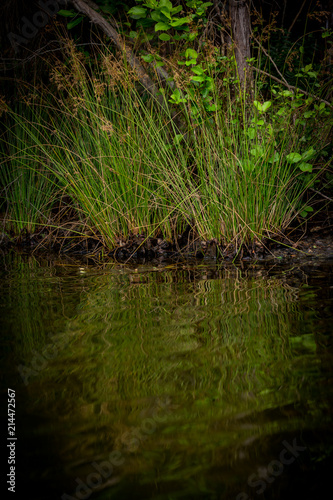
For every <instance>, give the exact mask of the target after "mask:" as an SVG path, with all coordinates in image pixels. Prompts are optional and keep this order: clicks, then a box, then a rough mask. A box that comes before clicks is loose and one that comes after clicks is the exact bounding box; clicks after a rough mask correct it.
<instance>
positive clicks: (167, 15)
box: [161, 7, 172, 21]
mask: <svg viewBox="0 0 333 500" xmlns="http://www.w3.org/2000/svg"><path fill="white" fill-rule="evenodd" d="M161 12H162V14H164V15H165V17H167V18H168V19H170V21H171V19H172V18H171V14H170V10H169V9H166V8H165V7H163V8H162V9H161Z"/></svg>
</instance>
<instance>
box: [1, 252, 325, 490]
mask: <svg viewBox="0 0 333 500" xmlns="http://www.w3.org/2000/svg"><path fill="white" fill-rule="evenodd" d="M320 272H321V273H323V271H322V270H321V271H320ZM15 273H16V274H15ZM316 273H317V271H316V270H315V269H312V270H311V272H310V274H304V277H302V278H300V277H299V276H297V275H296V274H295V272H293V274H291V275H288V270H287V269H284V270H283V272H282V269H280V270H279V272H277V270H275V269H274V270H272V269H265V268H262V267H261V268H258V269H257V268H256V266H253V267H249V268H248V269H246V270H241V269H238V268H236V267H220V268H218V267H216V266H213V267H209V266H207V267H200V268H199V267H192V268H191V267H190V266H187V267H185V266H178V267H177V266H171V268H163V267H160V268H158V267H156V268H154V267H153V266H150V267H147V268H146V267H138V268H137V269H134V268H126V267H122V266H117V265H110V266H104V267H103V266H101V268H92V267H89V266H87V265H84V264H80V265H74V264H73V265H69V264H66V265H60V263H53V264H52V265H50V267H49V268H47V267H45V266H43V265H40V263H38V262H37V261H36V262H34V263H31V262H30V261H28V262H23V261H22V263H21V264H20V266H18V267H17V268H16V271H15V272H14V271H13V274H11V275H10V276H7V277H5V280H4V281H5V282H6V281H7V283H9V284H7V293H8V299H7V302H6V304H7V306H6V307H7V308H8V310H9V312H10V316H11V318H9V319H8V323H7V324H10V325H14V326H13V331H14V330H15V332H16V335H17V336H19V337H20V339H21V342H20V344H19V343H17V342H15V344H14V347H15V356H14V359H15V360H16V362H17V363H19V364H21V366H24V367H25V368H26V369H27V370H29V369H31V370H32V371H31V372H29V373H28V375H26V382H27V385H26V386H25V385H24V384H23V383H22V381H21V385H22V391H21V394H22V398H24V399H25V402H26V413H27V415H28V416H30V417H31V418H32V417H33V416H38V418H37V424H38V425H36V420H35V421H34V423H32V422H31V423H30V424H29V425H27V428H26V434H27V436H28V434H29V437H27V438H26V440H27V442H28V443H30V440H31V439H32V438H31V432H32V435H33V438H34V439H35V440H36V439H37V441H38V438H39V437H40V438H41V439H42V438H43V439H45V437H47V436H48V437H50V436H51V448H48V450H46V449H45V448H44V447H43V444H40V445H39V447H37V449H34V450H33V452H32V451H31V450H30V451H29V453H28V456H30V454H33V456H37V465H36V469H35V470H34V472H32V473H31V476H29V477H30V479H29V480H30V481H36V482H37V481H38V479H37V478H38V477H39V476H38V475H40V471H41V469H42V470H43V465H42V462H43V460H45V456H47V457H48V459H49V456H50V455H52V457H57V459H58V460H60V464H61V465H59V464H58V465H57V466H55V464H53V463H51V464H49V466H48V468H47V470H46V471H45V470H44V472H43V474H44V476H43V477H44V479H43V481H45V485H46V484H48V485H50V484H52V485H53V486H52V487H53V488H54V489H55V490H56V488H57V487H58V488H60V485H61V487H62V491H61V492H60V490H59V492H60V493H63V492H67V493H68V495H72V496H73V495H74V494H75V489H76V488H77V482H75V480H76V478H80V479H81V480H82V481H83V482H86V478H87V477H88V476H89V474H91V473H93V472H95V473H96V466H95V468H94V466H93V465H92V464H97V465H98V464H101V463H102V462H105V461H109V460H110V454H111V453H112V452H115V451H118V452H120V453H121V456H122V459H123V463H122V464H121V465H119V466H114V470H113V472H112V474H111V475H110V477H107V478H104V480H103V482H102V484H101V485H98V486H96V488H95V487H90V493H91V494H93V495H101V497H102V498H110V499H111V498H135V496H133V495H134V493H133V492H136V494H137V495H138V496H137V498H158V499H162V498H163V499H164V498H165V499H167V498H189V499H190V498H195V497H196V496H201V497H202V498H215V497H214V495H222V496H221V498H222V497H223V498H229V496H230V498H235V496H232V495H235V493H236V494H237V493H239V492H242V488H243V485H244V488H245V487H247V488H248V485H247V478H248V476H249V475H251V474H252V473H255V472H256V470H257V469H256V467H257V466H258V463H257V462H258V461H259V462H260V463H261V462H262V463H263V465H265V464H266V465H267V464H269V463H270V461H271V460H272V459H274V458H276V457H278V456H279V453H280V452H281V449H282V448H283V446H282V445H281V442H282V441H283V440H288V439H289V440H290V442H291V443H292V442H293V439H295V437H296V436H297V439H302V441H299V443H301V442H302V443H304V440H305V441H306V449H307V450H308V451H307V452H306V453H304V457H306V459H309V460H310V458H309V456H310V455H309V450H312V452H313V450H317V453H319V452H318V446H319V445H321V443H319V442H318V443H313V442H312V441H311V436H312V435H308V433H309V432H310V431H311V432H312V431H316V432H317V435H318V436H319V438H318V441H320V440H321V433H322V432H324V430H325V436H326V437H325V439H327V440H328V441H329V440H331V441H330V442H331V443H332V433H331V434H330V435H329V436H328V437H327V432H326V429H327V427H328V426H329V422H330V420H329V409H330V408H331V402H332V390H331V385H327V384H326V380H327V376H328V375H329V374H332V371H331V370H332V369H331V366H332V364H331V360H332V357H331V351H330V350H329V349H327V348H326V346H325V339H327V337H325V335H324V332H326V330H325V328H326V327H325V325H327V323H328V322H329V321H330V320H331V319H332V318H331V316H330V314H329V312H328V311H329V310H330V309H329V304H332V295H331V294H330V292H329V290H330V283H329V282H328V283H327V287H326V288H325V290H326V292H324V291H323V290H324V287H323V280H322V278H320V279H319V278H318V279H317V278H316V276H317V275H316ZM324 276H325V279H327V276H328V274H325V273H324ZM309 280H310V281H309ZM311 280H312V281H313V284H311ZM309 283H310V284H309ZM319 284H320V286H319ZM28 289H29V293H27V290H28ZM323 293H324V295H325V293H326V295H325V297H323ZM11 297H12V298H11ZM319 299H320V300H319ZM18 301H20V302H21V303H22V305H21V306H20V308H17V309H15V302H16V303H17V302H18ZM320 308H322V310H323V311H326V313H325V314H326V315H327V318H326V320H327V321H326V322H323V323H322V325H321V328H322V331H321V330H320V328H319V329H318V319H319V318H321V319H323V314H322V313H320V310H321V309H320ZM29 310H30V312H29ZM35 318H36V319H35ZM36 323H37V326H36ZM37 332H38V333H37ZM47 332H51V334H50V333H47ZM52 346H53V347H54V353H53V355H51V350H50V349H51V347H52ZM36 353H37V354H39V355H40V357H41V358H43V359H44V364H43V363H42V362H41V365H40V366H41V368H36V366H32V360H33V359H34V356H36ZM25 373H26V372H25ZM40 419H42V420H40ZM300 431H302V437H300ZM307 436H308V437H307ZM309 436H310V437H309ZM281 447H282V448H281ZM327 449H328V448H327V447H326V451H325V453H326V454H327ZM50 450H51V451H50ZM320 453H321V455H320ZM320 453H319V456H323V453H322V452H320ZM329 456H331V452H329ZM304 460H305V458H304ZM284 477H285V478H286V477H288V473H287V472H286V475H285V476H284ZM107 481H109V483H107ZM277 482H278V481H277V480H276V481H274V483H275V486H274V488H275V490H274V488H273V485H272V487H271V490H272V491H276V492H279V489H278V487H277V486H276V484H277ZM43 484H44V483H43ZM267 484H268V483H267ZM281 484H282V483H281ZM107 485H108V487H105V486H107ZM45 487H46V486H45ZM104 487H105V488H104ZM239 488H240V489H239ZM60 489H61V488H60ZM271 490H269V491H271ZM59 492H58V493H59ZM152 492H154V493H152ZM217 492H218V493H217ZM250 492H251V493H252V494H254V493H255V490H251V489H250ZM58 493H57V494H58ZM152 495H155V496H152ZM205 495H206V496H205ZM74 497H75V496H74ZM76 498H78V497H76ZM216 498H220V497H219V496H217V497H216ZM276 498H278V496H277V497H276Z"/></svg>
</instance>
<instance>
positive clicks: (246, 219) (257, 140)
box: [1, 51, 331, 247]
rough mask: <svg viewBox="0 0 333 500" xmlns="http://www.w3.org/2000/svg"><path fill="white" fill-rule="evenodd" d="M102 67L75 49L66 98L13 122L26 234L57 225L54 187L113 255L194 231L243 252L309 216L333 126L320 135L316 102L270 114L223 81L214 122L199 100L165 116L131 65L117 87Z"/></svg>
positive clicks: (57, 76) (5, 171) (13, 172)
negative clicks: (310, 191)
mask: <svg viewBox="0 0 333 500" xmlns="http://www.w3.org/2000/svg"><path fill="white" fill-rule="evenodd" d="M103 57H104V63H105V64H104V66H103V65H101V64H100V65H99V68H100V69H99V72H98V74H96V73H95V74H94V73H93V74H92V73H91V72H88V71H87V70H86V69H85V66H84V64H83V63H82V62H81V59H80V57H79V55H77V54H76V53H75V51H72V52H71V58H72V59H71V64H69V65H68V66H67V67H65V66H58V67H57V68H56V70H55V73H54V75H53V76H54V81H55V82H56V84H57V86H58V90H57V92H56V93H55V94H54V95H53V96H52V95H50V96H49V98H48V102H47V104H45V102H46V101H45V96H43V99H42V100H41V104H40V105H39V106H38V105H36V106H35V108H34V110H33V111H31V113H32V114H30V112H29V113H28V114H25V115H24V116H23V115H22V112H14V113H13V114H12V117H13V119H14V126H13V128H8V130H7V138H6V140H5V143H4V144H5V147H6V148H7V149H8V150H9V151H10V152H11V153H10V156H9V160H10V161H8V160H3V162H2V169H1V170H2V183H3V185H4V186H5V198H6V203H7V207H9V208H8V210H10V211H12V212H13V213H14V215H13V216H11V218H9V217H8V221H9V220H16V224H17V226H16V229H22V228H23V227H26V228H27V229H28V230H29V231H31V230H33V228H34V224H36V223H37V221H39V222H40V221H41V220H45V219H46V218H47V217H48V213H49V207H50V204H49V203H48V202H49V201H50V200H52V197H53V196H54V183H53V184H52V182H50V178H51V179H56V183H57V185H58V186H59V187H60V188H61V189H62V190H63V191H64V192H65V193H66V194H67V195H69V196H70V197H71V199H72V201H73V203H74V205H75V207H76V210H77V213H78V214H80V217H81V219H82V220H84V221H85V224H86V227H87V228H88V230H89V232H90V234H91V233H93V234H95V235H96V237H97V236H98V237H99V238H101V239H102V240H103V242H104V244H105V245H106V246H107V247H114V246H115V245H119V244H122V242H124V241H126V239H127V238H128V237H129V236H130V235H144V237H149V236H161V237H164V238H167V239H171V240H172V239H173V240H174V239H176V238H177V235H178V234H179V233H181V232H182V231H183V230H184V228H185V227H188V225H189V226H190V227H192V228H193V234H194V235H196V237H197V238H200V239H204V240H207V239H213V238H215V239H217V240H218V241H219V242H221V243H223V244H230V243H232V244H234V245H236V247H238V246H239V245H241V244H242V243H248V242H251V241H255V240H261V239H262V238H263V237H264V236H271V237H272V236H275V235H278V234H279V233H280V232H281V231H283V230H284V229H285V228H286V227H287V226H288V224H290V222H291V221H292V220H293V219H294V218H295V217H297V216H299V214H300V212H301V211H302V210H303V209H304V205H305V203H306V202H305V201H303V195H304V193H305V192H306V189H307V188H308V187H309V185H313V182H314V181H315V178H316V176H317V175H318V172H319V170H320V169H317V171H316V169H315V165H316V161H317V159H318V157H319V154H320V151H321V149H322V148H323V145H325V141H326V139H327V137H328V134H329V128H330V127H329V124H330V121H331V116H330V117H329V118H328V117H327V116H326V115H325V117H324V119H322V120H321V122H320V123H321V131H320V135H316V134H314V135H313V136H311V123H313V122H314V119H315V118H316V117H317V115H316V111H315V109H314V104H313V103H312V102H311V100H308V101H307V102H306V101H305V97H304V96H303V97H304V99H303V97H302V96H300V95H299V96H298V97H297V102H298V103H300V104H299V105H297V106H295V105H293V101H294V97H293V96H290V95H288V94H286V93H283V92H282V91H279V92H277V91H276V92H275V93H276V97H274V96H273V98H272V99H271V100H270V101H269V104H267V105H266V107H265V106H264V105H263V104H262V103H263V101H264V100H263V99H262V98H260V95H259V92H258V91H257V94H256V97H255V98H253V97H251V96H249V95H246V94H245V92H242V91H240V92H239V93H236V95H233V96H232V95H231V93H230V90H229V88H226V87H224V88H223V89H222V91H221V85H220V84H219V81H218V79H217V78H216V81H215V89H216V91H215V93H214V96H213V97H212V99H213V103H214V104H215V106H213V108H214V109H215V111H214V112H211V111H207V109H206V108H205V106H204V105H200V93H199V92H197V93H195V92H194V93H193V92H192V94H191V95H192V96H194V98H189V99H188V101H187V102H186V103H185V104H184V105H182V106H178V108H177V107H175V106H174V104H172V103H170V102H169V100H168V99H167V97H165V106H164V107H162V106H161V105H160V104H159V103H157V102H156V101H154V99H152V98H151V97H150V96H147V95H146V94H143V93H142V92H141V90H140V88H139V86H138V84H137V82H136V81H135V79H134V78H133V75H130V74H129V72H128V71H127V70H126V68H125V67H124V68H122V69H121V70H119V64H118V66H117V71H118V75H117V76H118V79H117V80H116V81H112V79H110V57H109V56H108V54H106V55H104V56H103ZM106 61H108V63H109V65H108V66H107V65H106ZM106 68H107V70H106ZM111 73H112V71H111ZM119 73H120V76H119ZM113 76H115V73H114V75H113ZM183 90H184V91H186V89H185V88H184V89H183ZM255 90H256V89H255ZM195 99H197V101H195ZM302 99H303V101H302ZM194 105H195V106H196V109H197V110H199V117H200V120H199V121H198V119H195V118H194V115H193V108H194ZM263 106H264V107H263ZM299 108H300V109H301V111H299ZM318 109H319V108H318ZM306 112H308V115H306ZM325 112H326V114H327V113H328V112H327V108H326V109H325ZM176 113H177V114H178V116H177V117H176V118H175V114H176ZM311 113H312V114H311ZM318 113H319V111H318V112H317V114H318ZM304 116H309V117H310V118H311V120H312V122H311V123H310V121H309V119H308V120H307V119H306V118H304ZM318 117H319V115H318ZM319 119H320V117H319ZM320 141H321V142H322V144H320ZM290 155H291V156H290ZM295 155H296V156H297V155H298V156H299V159H298V160H297V161H298V162H299V163H297V161H296V160H295V158H296V157H295ZM18 159H19V160H18ZM294 160H295V161H294ZM308 161H311V164H310V163H306V162H308ZM13 162H15V165H14V164H13ZM304 165H307V166H305V167H304ZM300 166H303V170H302V168H299V167H300ZM311 171H312V172H311ZM21 179H22V182H21V183H20V180H21ZM15 180H16V182H13V181H15ZM14 186H15V188H14ZM23 186H25V187H24V188H23ZM22 189H25V194H24V196H23V197H22V196H21V194H20V193H21V192H22ZM30 191H32V192H33V195H31V194H30ZM32 196H34V198H32ZM38 196H39V197H38ZM31 207H33V208H34V218H32V214H31V213H30V212H29V210H30V208H31ZM28 213H29V215H28ZM28 219H29V221H28V222H29V225H28V224H27V220H28ZM30 219H31V222H30Z"/></svg>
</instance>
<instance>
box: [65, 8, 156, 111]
mask: <svg viewBox="0 0 333 500" xmlns="http://www.w3.org/2000/svg"><path fill="white" fill-rule="evenodd" d="M70 2H71V3H72V4H73V6H74V8H75V9H76V10H77V11H79V12H81V13H82V14H85V15H86V16H87V17H89V19H90V20H91V22H92V23H93V24H96V26H99V27H100V28H101V29H102V30H103V31H104V33H105V34H106V35H107V36H108V37H109V38H110V39H111V40H112V41H113V43H114V44H115V45H116V47H117V48H118V49H119V50H120V51H121V52H122V53H123V54H125V56H126V59H127V61H128V63H129V64H130V66H131V67H132V68H133V69H134V70H135V72H136V73H137V75H138V77H139V80H140V82H141V84H142V85H143V86H144V88H145V89H146V90H148V92H150V93H151V94H152V95H153V96H154V97H155V98H156V100H157V101H158V102H159V103H160V104H161V105H162V106H163V107H164V106H165V104H164V100H163V97H162V96H161V95H159V92H158V88H157V86H156V84H155V83H154V82H153V81H152V79H151V78H150V76H149V75H148V74H147V72H146V70H145V69H144V67H143V66H142V64H141V62H140V61H139V59H138V58H137V57H136V55H135V54H134V53H133V51H132V49H131V48H130V47H129V46H128V45H127V44H126V43H125V41H124V40H123V39H122V38H121V37H120V35H119V33H118V32H117V31H116V30H115V29H114V28H113V27H112V26H111V24H110V23H109V22H108V21H106V19H104V17H103V16H102V15H101V14H99V13H98V12H96V10H95V9H94V8H92V7H91V5H93V6H95V4H94V3H93V2H91V1H89V5H88V4H87V3H86V2H85V1H84V0H70ZM96 9H98V6H97V5H96Z"/></svg>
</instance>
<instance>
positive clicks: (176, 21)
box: [170, 17, 191, 28]
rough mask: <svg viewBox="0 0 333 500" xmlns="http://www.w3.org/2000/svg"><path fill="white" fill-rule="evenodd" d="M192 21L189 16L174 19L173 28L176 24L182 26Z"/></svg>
mask: <svg viewBox="0 0 333 500" xmlns="http://www.w3.org/2000/svg"><path fill="white" fill-rule="evenodd" d="M189 22H191V19H190V18H189V17H182V18H181V19H173V20H172V21H171V22H170V24H171V26H172V27H173V28H175V27H176V26H182V25H183V24H187V23H189Z"/></svg>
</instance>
